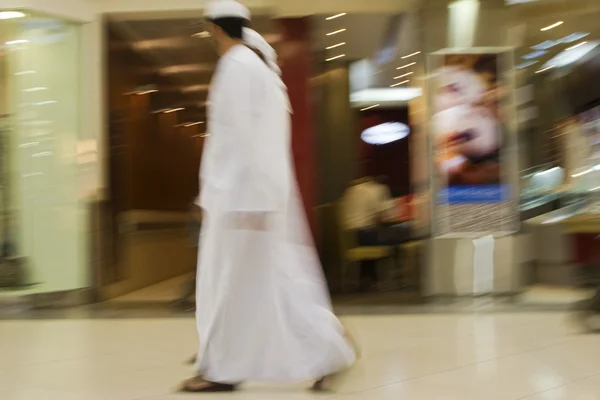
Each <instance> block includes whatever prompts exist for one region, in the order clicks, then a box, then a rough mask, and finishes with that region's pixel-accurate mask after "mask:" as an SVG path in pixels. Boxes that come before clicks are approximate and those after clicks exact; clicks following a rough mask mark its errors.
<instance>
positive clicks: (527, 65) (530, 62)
mask: <svg viewBox="0 0 600 400" xmlns="http://www.w3.org/2000/svg"><path fill="white" fill-rule="evenodd" d="M537 63H538V61H525V62H524V63H521V64H519V65H517V66H515V68H516V69H523V68H527V67H531V66H532V65H535V64H537Z"/></svg>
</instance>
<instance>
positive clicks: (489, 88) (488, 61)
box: [430, 52, 510, 205]
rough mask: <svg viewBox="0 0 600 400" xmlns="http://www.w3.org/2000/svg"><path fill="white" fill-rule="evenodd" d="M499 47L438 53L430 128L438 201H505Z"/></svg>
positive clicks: (502, 90) (503, 124)
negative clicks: (478, 51) (480, 50)
mask: <svg viewBox="0 0 600 400" xmlns="http://www.w3.org/2000/svg"><path fill="white" fill-rule="evenodd" d="M500 65H501V63H500V62H499V54H498V53H495V52H494V53H477V54H469V53H468V52H467V53H462V52H461V53H455V54H453V53H448V52H445V53H444V54H442V55H440V60H439V62H438V66H437V67H436V68H435V69H434V70H433V78H432V87H431V89H432V90H431V96H432V97H431V104H430V106H431V109H432V114H431V133H432V145H433V149H432V150H433V160H434V164H435V175H434V178H435V179H437V185H436V186H437V188H438V204H440V205H443V204H447V205H452V204H483V203H501V202H505V201H507V200H509V198H510V194H509V191H508V185H506V184H504V183H503V173H502V163H501V149H502V146H503V142H504V141H505V132H504V131H505V129H504V126H505V121H503V108H502V103H503V97H504V94H505V93H506V92H507V91H506V89H505V85H504V84H503V83H502V81H501V72H502V71H500Z"/></svg>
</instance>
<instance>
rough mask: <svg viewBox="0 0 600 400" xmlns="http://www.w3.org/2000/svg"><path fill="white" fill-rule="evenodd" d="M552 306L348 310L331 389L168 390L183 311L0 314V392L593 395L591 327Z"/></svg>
mask: <svg viewBox="0 0 600 400" xmlns="http://www.w3.org/2000/svg"><path fill="white" fill-rule="evenodd" d="M568 317H569V316H568V315H567V314H564V313H553V312H546V313H525V312H521V313H494V314H479V313H472V314H466V313H461V314H427V315H412V314H411V315H390V316H386V315H381V316H353V317H347V318H345V322H346V323H347V324H348V325H349V326H350V328H351V330H353V332H354V334H355V335H356V336H357V339H358V341H359V342H360V343H361V346H362V352H363V358H362V359H361V361H360V362H359V363H358V364H357V365H356V367H355V368H354V369H353V370H352V371H350V373H349V374H347V376H346V377H345V378H344V380H343V382H341V386H340V387H339V389H338V390H337V391H336V392H335V393H329V394H322V395H317V394H312V393H310V392H307V391H306V390H304V389H305V387H306V385H305V384H304V385H292V386H289V387H286V386H280V387H273V386H269V385H259V384H250V385H248V386H247V387H245V388H244V390H243V391H241V392H238V393H235V394H233V395H204V396H194V395H180V394H175V393H174V388H175V386H176V385H177V383H178V382H179V381H180V380H181V379H184V378H186V377H188V376H190V375H191V374H192V371H191V370H190V368H189V367H187V366H185V365H183V364H182V362H183V361H184V360H186V359H187V358H189V356H190V354H191V353H192V352H193V351H194V349H195V348H196V334H195V329H194V322H193V320H192V319H191V318H165V319H150V318H145V319H61V320H0V398H1V399H3V400H35V399H44V400H134V399H140V400H141V399H153V400H178V399H190V398H206V399H239V400H259V399H261V400H271V399H272V400H286V399H289V400H304V399H319V398H337V399H340V400H363V399H364V400H366V399H369V400H371V399H372V400H376V399H378V400H392V399H393V400H404V399H407V400H436V399H440V400H455V399H456V400H459V399H460V400H465V399H485V400H496V399H498V400H516V399H523V400H563V399H564V400H594V399H595V400H597V399H600V336H594V335H583V334H581V333H578V332H577V331H576V329H575V327H574V326H572V325H571V324H570V323H569V318H568Z"/></svg>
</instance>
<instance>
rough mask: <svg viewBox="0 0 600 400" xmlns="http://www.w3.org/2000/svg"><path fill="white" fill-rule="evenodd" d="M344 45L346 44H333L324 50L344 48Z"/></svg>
mask: <svg viewBox="0 0 600 400" xmlns="http://www.w3.org/2000/svg"><path fill="white" fill-rule="evenodd" d="M345 44H346V42H342V43H338V44H334V45H333V46H329V47H326V48H325V49H326V50H331V49H335V48H336V47H340V46H344V45H345Z"/></svg>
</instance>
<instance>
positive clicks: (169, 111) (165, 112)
mask: <svg viewBox="0 0 600 400" xmlns="http://www.w3.org/2000/svg"><path fill="white" fill-rule="evenodd" d="M183 110H185V108H183V107H178V108H169V109H166V110H163V111H161V112H162V113H163V114H171V113H174V112H177V111H183Z"/></svg>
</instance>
